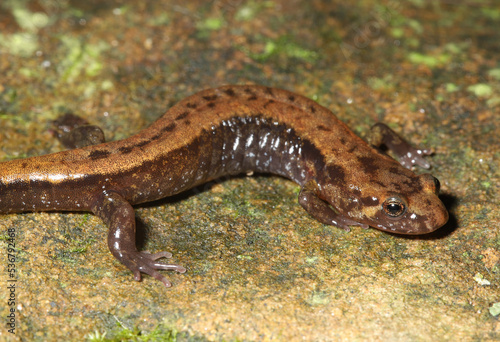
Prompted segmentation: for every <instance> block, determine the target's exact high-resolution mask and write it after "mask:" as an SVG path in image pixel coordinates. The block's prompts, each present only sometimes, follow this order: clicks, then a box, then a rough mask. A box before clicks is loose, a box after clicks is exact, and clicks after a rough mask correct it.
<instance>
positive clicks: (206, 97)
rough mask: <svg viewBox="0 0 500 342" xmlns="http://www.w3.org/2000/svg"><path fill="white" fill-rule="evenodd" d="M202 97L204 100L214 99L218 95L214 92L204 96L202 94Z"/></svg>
mask: <svg viewBox="0 0 500 342" xmlns="http://www.w3.org/2000/svg"><path fill="white" fill-rule="evenodd" d="M202 97H203V99H204V100H205V101H214V100H215V99H217V97H219V96H218V95H217V94H215V95H206V96H202Z"/></svg>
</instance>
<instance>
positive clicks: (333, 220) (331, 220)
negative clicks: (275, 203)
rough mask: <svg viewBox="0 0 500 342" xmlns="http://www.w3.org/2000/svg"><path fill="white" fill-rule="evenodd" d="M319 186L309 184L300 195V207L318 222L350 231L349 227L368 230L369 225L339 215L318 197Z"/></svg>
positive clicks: (314, 183)
mask: <svg viewBox="0 0 500 342" xmlns="http://www.w3.org/2000/svg"><path fill="white" fill-rule="evenodd" d="M317 194H318V185H317V183H316V182H314V181H309V182H307V183H306V184H305V185H304V186H303V187H302V189H301V190H300V193H299V203H300V205H301V206H302V207H303V208H304V209H305V210H306V211H307V212H308V213H309V214H310V215H311V216H313V217H314V218H315V219H316V220H318V221H320V222H321V223H324V224H329V225H333V226H337V227H339V228H342V229H344V230H346V231H349V230H350V229H349V226H361V227H362V228H368V225H367V224H364V223H360V222H357V221H354V220H352V219H350V218H348V217H346V216H342V215H340V214H339V213H337V212H336V211H335V210H333V208H332V207H331V206H330V205H329V204H328V203H327V202H325V201H323V200H322V199H321V198H319V197H318V195H317Z"/></svg>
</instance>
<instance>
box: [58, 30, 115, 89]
mask: <svg viewBox="0 0 500 342" xmlns="http://www.w3.org/2000/svg"><path fill="white" fill-rule="evenodd" d="M61 41H62V43H63V45H64V48H65V49H66V50H68V51H67V53H66V57H65V58H64V59H63V60H62V61H61V63H60V66H59V67H60V70H61V73H62V75H63V79H64V81H68V82H71V81H72V80H74V79H75V78H77V77H78V76H80V75H81V74H82V73H83V74H85V75H87V76H89V77H95V76H97V75H99V74H100V72H101V70H102V69H103V57H102V53H103V52H104V51H106V50H107V49H108V48H109V45H108V44H107V43H106V42H104V41H99V42H97V43H96V44H85V43H84V42H82V40H80V39H77V38H75V37H69V36H68V37H66V36H65V37H61ZM90 92H91V93H92V91H90Z"/></svg>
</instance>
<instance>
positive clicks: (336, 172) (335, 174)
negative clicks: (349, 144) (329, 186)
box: [327, 165, 345, 184]
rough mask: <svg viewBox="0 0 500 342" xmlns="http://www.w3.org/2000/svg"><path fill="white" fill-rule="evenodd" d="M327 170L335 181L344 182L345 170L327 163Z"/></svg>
mask: <svg viewBox="0 0 500 342" xmlns="http://www.w3.org/2000/svg"><path fill="white" fill-rule="evenodd" d="M327 172H328V174H329V175H330V177H331V178H332V179H334V180H335V181H337V183H339V184H342V183H345V171H344V169H343V168H342V167H341V166H339V165H328V168H327Z"/></svg>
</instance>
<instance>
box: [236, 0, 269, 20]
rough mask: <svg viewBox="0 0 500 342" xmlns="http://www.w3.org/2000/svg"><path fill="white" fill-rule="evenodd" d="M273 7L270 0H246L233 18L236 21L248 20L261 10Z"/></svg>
mask: <svg viewBox="0 0 500 342" xmlns="http://www.w3.org/2000/svg"><path fill="white" fill-rule="evenodd" d="M272 7H274V2H272V1H248V2H247V3H246V4H245V5H243V6H242V7H240V8H239V9H238V11H237V12H236V14H235V16H234V18H235V19H236V20H238V21H248V20H252V19H253V18H255V17H256V16H257V15H258V14H259V13H260V12H261V11H262V10H264V9H266V8H272Z"/></svg>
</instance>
